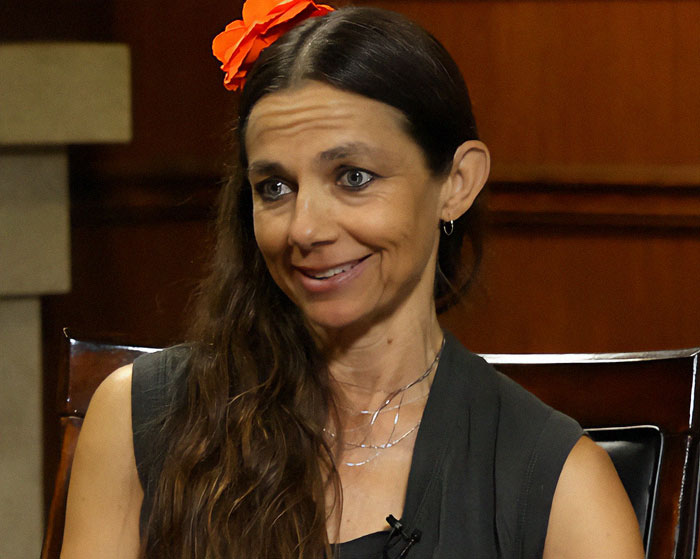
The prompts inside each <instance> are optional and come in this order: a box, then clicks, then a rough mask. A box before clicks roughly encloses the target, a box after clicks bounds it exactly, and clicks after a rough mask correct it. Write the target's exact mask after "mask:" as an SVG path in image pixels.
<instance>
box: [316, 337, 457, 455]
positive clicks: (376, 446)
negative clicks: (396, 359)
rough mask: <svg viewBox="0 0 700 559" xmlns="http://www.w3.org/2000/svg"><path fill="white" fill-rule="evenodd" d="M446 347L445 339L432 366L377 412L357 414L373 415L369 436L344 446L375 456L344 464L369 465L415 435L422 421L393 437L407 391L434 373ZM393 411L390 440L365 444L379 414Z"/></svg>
mask: <svg viewBox="0 0 700 559" xmlns="http://www.w3.org/2000/svg"><path fill="white" fill-rule="evenodd" d="M444 347H445V338H443V339H442V343H441V344H440V349H438V351H437V353H436V354H435V358H434V359H433V361H432V362H431V363H430V365H429V366H428V368H427V369H426V370H425V371H424V372H423V373H422V374H421V375H420V376H419V377H418V378H416V379H415V380H413V381H411V382H409V383H408V384H406V385H405V386H402V387H401V388H398V389H397V390H395V391H394V392H392V393H390V394H389V395H388V396H387V398H386V399H385V401H384V402H383V403H382V404H381V405H380V406H379V407H378V408H377V409H376V410H360V411H359V412H356V413H357V415H371V416H372V418H371V419H370V422H369V425H368V426H367V429H368V430H367V435H366V436H365V438H364V439H363V440H362V441H361V442H359V443H353V442H348V443H346V442H344V443H343V444H344V445H345V446H348V447H350V448H361V449H368V450H374V451H375V452H374V454H373V455H372V456H370V457H369V458H367V459H366V460H362V461H359V462H344V464H345V465H346V466H349V467H356V466H364V465H365V464H367V463H369V462H371V461H372V460H374V459H375V458H377V456H379V455H380V454H381V453H382V451H384V450H387V449H390V448H392V447H394V446H396V445H397V444H399V443H400V442H401V441H403V440H404V439H405V438H406V437H408V436H409V435H410V434H411V433H413V432H414V431H416V430H417V429H418V428H419V427H420V423H421V422H420V419H419V420H418V422H417V423H416V424H415V425H413V426H412V427H411V428H410V429H409V430H408V431H406V432H404V433H403V434H402V435H399V436H398V437H396V438H393V437H394V433H395V432H396V427H397V425H398V422H399V415H400V412H401V406H402V405H403V397H404V393H405V392H406V391H407V390H409V389H410V388H412V387H414V386H415V385H417V384H419V383H420V382H422V381H424V380H425V379H427V378H428V376H429V375H430V373H431V372H432V371H433V369H434V368H435V367H436V365H437V364H438V362H439V361H440V356H441V355H442V350H443V349H444ZM399 394H401V400H400V401H399V403H398V404H397V405H395V406H393V407H390V408H389V407H388V406H389V404H390V403H391V402H392V401H393V400H394V399H395V398H396V397H397V396H398V395H399ZM419 399H420V398H415V399H413V400H411V402H415V401H417V400H419ZM411 402H409V403H411ZM393 409H396V414H395V415H394V421H393V425H392V429H391V433H389V436H388V438H387V441H386V442H385V443H381V444H371V443H367V442H365V441H367V439H368V438H369V436H370V434H371V431H372V427H373V426H374V424H375V422H376V420H377V417H378V416H379V414H380V413H381V412H383V411H389V410H393ZM357 429H358V428H355V429H351V430H352V431H354V430H357ZM323 431H324V432H325V433H326V434H327V435H328V436H329V437H331V438H333V439H335V438H337V435H336V434H335V433H333V432H332V431H329V430H327V429H325V428H324V429H323Z"/></svg>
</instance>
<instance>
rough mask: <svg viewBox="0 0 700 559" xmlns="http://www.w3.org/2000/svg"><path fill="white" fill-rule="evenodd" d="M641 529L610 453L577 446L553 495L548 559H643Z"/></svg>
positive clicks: (586, 442) (586, 443) (584, 443)
mask: <svg viewBox="0 0 700 559" xmlns="http://www.w3.org/2000/svg"><path fill="white" fill-rule="evenodd" d="M643 557H644V549H643V545H642V538H641V536H640V533H639V524H638V523H637V519H636V517H635V514H634V510H633V508H632V505H631V503H630V501H629V498H628V497H627V493H626V492H625V489H624V487H623V486H622V483H621V482H620V478H619V477H618V475H617V472H616V471H615V467H614V466H613V464H612V461H611V460H610V457H609V456H608V454H607V452H605V450H603V449H602V448H600V447H599V446H598V445H596V444H595V443H594V442H593V441H592V440H590V439H589V438H588V437H582V438H581V439H580V440H579V441H578V442H577V443H576V445H575V446H574V448H573V449H572V451H571V453H570V454H569V457H568V458H567V460H566V463H565V464H564V468H563V470H562V472H561V475H560V477H559V481H558V483H557V488H556V490H555V492H554V499H553V501H552V510H551V513H550V516H549V525H548V528H547V538H546V540H545V547H544V554H543V559H608V558H610V559H642V558H643Z"/></svg>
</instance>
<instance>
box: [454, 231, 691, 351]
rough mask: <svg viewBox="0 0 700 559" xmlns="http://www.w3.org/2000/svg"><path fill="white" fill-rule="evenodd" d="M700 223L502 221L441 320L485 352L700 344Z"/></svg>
mask: <svg viewBox="0 0 700 559" xmlns="http://www.w3.org/2000/svg"><path fill="white" fill-rule="evenodd" d="M698 277H700V229H678V230H659V229H653V228H643V227H630V228H626V227H610V226H604V227H599V226H585V225H583V226H562V225H555V226H552V225H535V224H532V225H501V226H497V227H494V228H493V229H492V230H491V231H490V232H489V241H488V243H487V249H486V253H485V258H484V264H483V270H482V273H481V276H480V278H481V279H480V281H479V282H478V283H477V285H476V287H475V289H474V290H473V291H472V292H471V294H470V295H469V296H468V297H467V299H466V301H465V304H463V305H461V306H459V307H456V308H454V309H451V310H450V311H448V312H447V313H446V314H445V315H444V316H443V317H442V323H443V325H445V326H447V327H448V328H449V329H450V330H452V331H453V332H455V333H456V334H457V335H458V337H459V338H460V339H461V340H462V341H463V342H464V343H465V344H466V345H467V346H468V347H470V348H471V349H473V350H475V351H478V352H481V353H503V352H506V353H542V352H544V353H547V352H553V353H561V352H573V353H576V352H618V351H638V350H653V349H670V348H680V347H698V346H700V293H699V288H698Z"/></svg>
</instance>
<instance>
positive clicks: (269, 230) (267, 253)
mask: <svg viewBox="0 0 700 559" xmlns="http://www.w3.org/2000/svg"><path fill="white" fill-rule="evenodd" d="M281 221H282V220H281V219H280V218H279V217H274V216H271V215H269V214H267V213H265V212H256V211H253V231H254V233H255V241H256V242H257V244H258V248H259V249H260V252H261V253H262V255H263V257H264V258H265V261H266V262H267V264H268V267H270V264H271V262H273V261H274V259H275V258H276V257H277V256H279V254H280V253H281V252H282V251H283V250H284V247H285V246H286V244H287V237H286V234H285V229H284V226H283V224H282V223H281Z"/></svg>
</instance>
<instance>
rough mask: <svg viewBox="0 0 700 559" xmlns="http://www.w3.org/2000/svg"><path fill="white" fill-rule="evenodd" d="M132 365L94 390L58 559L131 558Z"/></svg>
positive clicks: (134, 545)
mask: <svg viewBox="0 0 700 559" xmlns="http://www.w3.org/2000/svg"><path fill="white" fill-rule="evenodd" d="M131 373H132V367H131V365H129V366H126V367H122V368H121V369H118V370H116V371H115V372H114V373H112V374H111V375H110V376H109V377H107V379H105V381H104V382H103V383H102V384H101V385H100V386H99V387H98V389H97V390H96V391H95V394H94V396H93V397H92V400H91V402H90V406H89V408H88V412H87V414H86V416H85V420H84V422H83V426H82V428H81V431H80V437H79V438H78V445H77V448H76V451H75V458H74V460H73V467H72V474H71V480H70V486H69V489H68V504H67V508H66V527H65V531H64V536H63V547H62V549H61V558H62V559H78V558H83V557H85V558H88V557H90V558H93V557H100V558H104V559H110V558H119V559H127V558H129V559H130V558H134V559H135V558H136V557H137V556H138V551H139V514H140V510H141V502H142V500H143V492H142V490H141V484H140V482H139V478H138V472H137V470H136V462H135V459H134V446H133V434H132V427H131Z"/></svg>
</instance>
